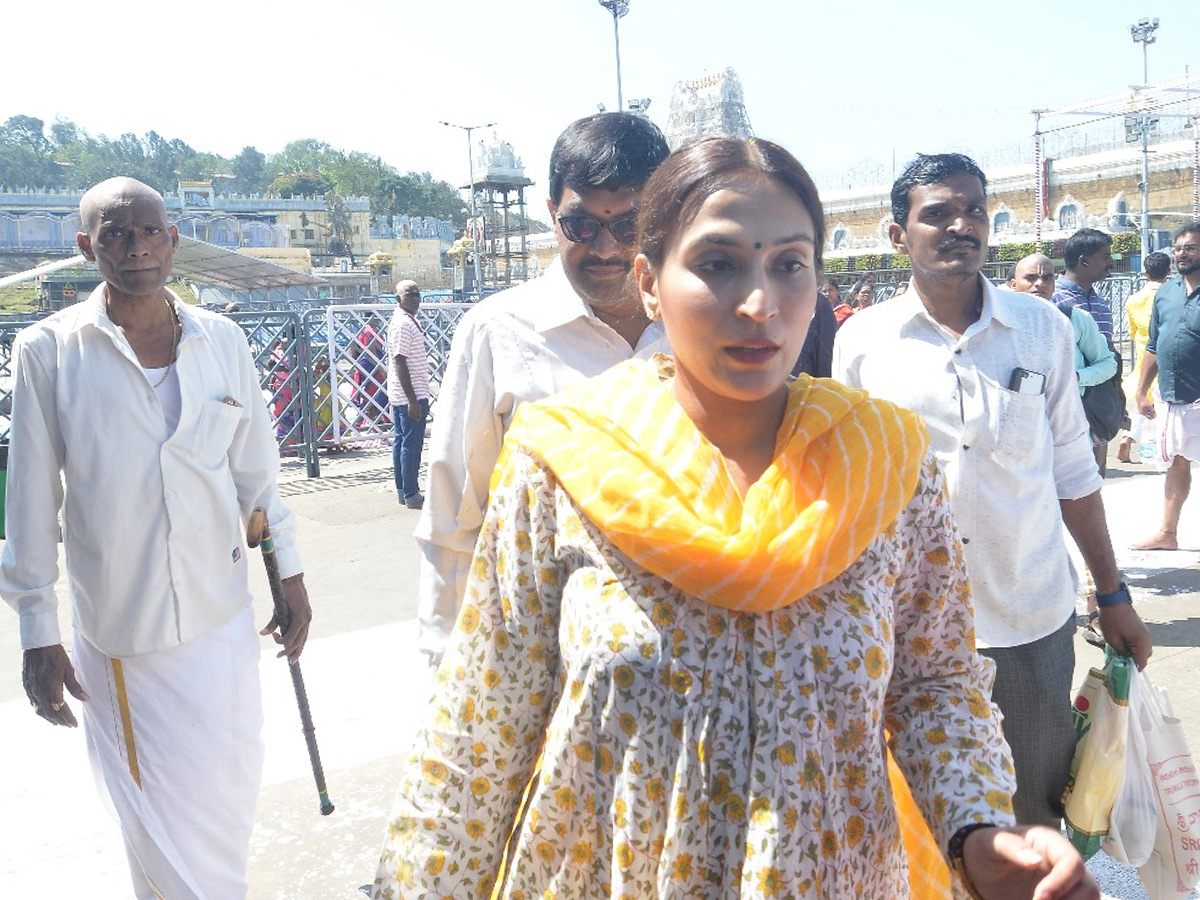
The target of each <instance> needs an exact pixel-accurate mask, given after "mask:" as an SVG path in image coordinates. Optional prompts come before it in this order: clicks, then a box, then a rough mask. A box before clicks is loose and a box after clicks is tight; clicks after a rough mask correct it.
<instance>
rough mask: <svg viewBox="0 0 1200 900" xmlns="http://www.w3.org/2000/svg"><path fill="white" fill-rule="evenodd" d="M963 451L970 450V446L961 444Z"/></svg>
mask: <svg viewBox="0 0 1200 900" xmlns="http://www.w3.org/2000/svg"><path fill="white" fill-rule="evenodd" d="M963 449H964V450H970V449H971V445H970V444H963Z"/></svg>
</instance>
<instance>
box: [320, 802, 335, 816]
mask: <svg viewBox="0 0 1200 900" xmlns="http://www.w3.org/2000/svg"><path fill="white" fill-rule="evenodd" d="M331 812H333V804H332V803H330V802H329V801H328V800H325V801H323V802H322V803H321V815H323V816H327V815H329V814H330V813H331Z"/></svg>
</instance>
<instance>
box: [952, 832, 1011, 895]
mask: <svg viewBox="0 0 1200 900" xmlns="http://www.w3.org/2000/svg"><path fill="white" fill-rule="evenodd" d="M999 827H1000V826H998V825H996V824H995V823H994V822H972V823H971V824H970V825H964V826H963V827H962V828H960V829H958V831H956V832H954V835H953V836H952V837H951V838H950V842H949V843H948V844H947V845H946V859H947V861H948V862H949V863H950V871H951V872H953V873H954V874H955V875H957V876H958V880H959V881H961V882H962V886H963V887H964V888H966V891H967V893H968V894H969V895H970V896H971V897H972V898H973V900H983V897H981V896H980V894H979V892H978V891H977V890H975V885H973V884H971V879H970V878H968V877H967V869H966V866H964V865H963V844H965V843H966V842H967V838H968V837H970V835H971V832H973V831H978V830H979V829H980V828H999Z"/></svg>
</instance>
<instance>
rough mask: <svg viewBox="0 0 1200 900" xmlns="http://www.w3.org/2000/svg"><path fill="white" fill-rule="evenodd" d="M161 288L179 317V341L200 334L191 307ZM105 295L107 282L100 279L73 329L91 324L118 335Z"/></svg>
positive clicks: (110, 333) (168, 289)
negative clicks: (109, 313) (109, 315)
mask: <svg viewBox="0 0 1200 900" xmlns="http://www.w3.org/2000/svg"><path fill="white" fill-rule="evenodd" d="M163 290H165V291H166V292H167V296H168V297H169V298H170V300H171V306H172V307H173V308H174V310H175V315H176V316H178V317H179V324H180V327H181V329H182V330H181V331H180V334H179V342H180V343H183V341H184V340H186V339H187V338H189V337H197V336H202V335H203V332H202V331H201V330H200V329H199V328H198V327H197V325H196V320H195V318H194V317H193V316H192V311H191V308H190V307H189V306H188V305H187V304H186V303H184V302H183V301H182V300H181V299H180V298H179V295H178V294H176V293H175V292H174V291H173V290H171V289H170V288H163ZM107 297H108V283H107V282H103V281H102V282H100V286H99V287H98V288H96V289H95V290H94V291H92V293H91V296H90V297H88V299H87V301H86V303H85V306H84V308H83V310H82V312H81V313H80V315H79V317H78V318H77V319H76V320H75V326H74V330H76V331H78V330H79V329H80V328H82V327H83V326H85V325H91V326H92V327H94V328H98V329H100V330H101V331H103V332H106V333H107V334H109V335H111V336H113V337H116V336H118V335H120V333H121V330H120V329H119V328H118V327H117V325H116V323H115V322H113V320H112V319H110V318H109V317H108V309H107V307H106V304H105V300H106V298H107Z"/></svg>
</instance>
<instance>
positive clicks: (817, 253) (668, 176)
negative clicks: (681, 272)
mask: <svg viewBox="0 0 1200 900" xmlns="http://www.w3.org/2000/svg"><path fill="white" fill-rule="evenodd" d="M747 175H757V176H761V177H763V178H770V179H771V180H772V181H776V182H778V183H779V184H781V185H783V186H784V187H786V188H788V189H789V190H790V191H791V192H792V193H793V194H795V195H796V198H797V199H798V200H799V201H800V203H801V204H802V205H803V206H804V208H805V209H806V210H808V214H809V215H810V216H812V220H813V242H814V243H815V245H816V246H815V250H814V260H815V263H816V267H817V269H818V270H820V268H821V264H822V256H823V253H824V249H825V212H824V210H822V209H821V199H820V197H819V196H818V195H817V186H816V185H815V184H813V180H812V178H811V177H810V176H809V174H808V172H806V171H805V169H804V166H802V165H800V163H799V161H798V160H797V159H796V157H794V156H792V154H790V153H788V152H787V151H786V150H784V149H783V148H782V147H780V146H779V145H778V144H774V143H772V142H771V141H764V140H762V139H760V138H750V139H749V140H744V139H742V138H733V137H711V138H702V139H701V140H698V141H695V142H694V143H691V144H688V145H687V146H684V147H681V148H680V149H678V150H676V151H675V152H674V153H672V154H671V155H670V156H668V157H667V159H666V162H664V163H663V164H662V165H661V166H659V167H658V169H657V170H656V171H655V173H654V174H653V175H652V176H651V177H650V180H649V181H648V182H646V187H645V189H644V190H643V191H642V211H641V215H640V216H639V217H638V252H639V253H642V254H644V255H645V257H646V258H647V259H648V260H649V261H650V265H652V266H654V267H658V266H660V265H662V262H663V259H664V258H665V257H666V254H667V250H668V249H669V247H670V244H671V241H672V240H673V239H674V238H675V237H676V235H678V234H679V233H680V232H681V231H682V230H683V229H685V228H687V226H688V225H690V224H691V222H692V219H694V218H695V217H696V213H698V212H699V211H700V207H701V206H703V205H704V201H705V200H707V199H708V198H709V197H711V196H712V195H713V194H715V193H716V192H717V191H720V190H723V189H725V188H728V187H730V186H732V185H734V184H737V183H738V182H739V181H742V180H743V179H744V178H745V177H746V176H747Z"/></svg>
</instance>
